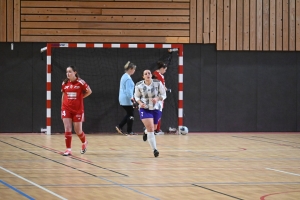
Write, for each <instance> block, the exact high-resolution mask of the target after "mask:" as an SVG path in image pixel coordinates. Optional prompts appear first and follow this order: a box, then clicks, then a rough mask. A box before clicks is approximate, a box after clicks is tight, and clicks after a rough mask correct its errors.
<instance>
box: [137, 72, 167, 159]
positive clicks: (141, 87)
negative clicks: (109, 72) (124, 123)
mask: <svg viewBox="0 0 300 200" xmlns="http://www.w3.org/2000/svg"><path fill="white" fill-rule="evenodd" d="M143 79H144V80H143V81H140V82H138V83H137V84H136V85H135V93H134V96H135V100H136V102H137V103H138V104H139V114H140V119H141V120H142V122H143V124H144V126H145V127H146V129H145V131H144V135H143V140H144V141H146V140H147V138H148V142H149V144H150V146H151V148H152V150H153V154H154V156H155V157H157V156H158V155H159V152H158V150H157V148H156V140H155V135H154V130H155V129H156V127H157V123H158V121H159V119H160V117H161V113H162V101H163V100H164V99H165V98H166V90H165V87H164V85H163V84H162V83H161V82H160V81H159V80H156V79H152V74H151V72H150V70H144V72H143Z"/></svg>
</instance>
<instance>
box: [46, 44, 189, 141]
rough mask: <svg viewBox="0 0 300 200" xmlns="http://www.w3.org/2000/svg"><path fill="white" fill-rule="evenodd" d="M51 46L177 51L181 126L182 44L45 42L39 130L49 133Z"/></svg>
mask: <svg viewBox="0 0 300 200" xmlns="http://www.w3.org/2000/svg"><path fill="white" fill-rule="evenodd" d="M52 48H140V49H145V48H164V49H168V50H169V51H178V128H181V127H182V126H183V45H182V44H115V43H47V47H44V48H42V49H41V52H43V51H47V69H46V128H42V129H41V132H45V133H46V134H47V135H51V85H52V84H51V69H52V65H51V54H52Z"/></svg>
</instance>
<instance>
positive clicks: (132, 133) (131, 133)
mask: <svg viewBox="0 0 300 200" xmlns="http://www.w3.org/2000/svg"><path fill="white" fill-rule="evenodd" d="M127 134H128V135H138V134H137V133H134V132H130V133H127Z"/></svg>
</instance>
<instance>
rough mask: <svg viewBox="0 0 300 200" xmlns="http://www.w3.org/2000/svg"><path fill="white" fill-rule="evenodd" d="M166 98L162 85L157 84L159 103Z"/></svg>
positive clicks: (160, 83)
mask: <svg viewBox="0 0 300 200" xmlns="http://www.w3.org/2000/svg"><path fill="white" fill-rule="evenodd" d="M166 98H167V94H166V89H165V86H164V85H163V84H162V82H159V95H158V99H159V100H160V101H163V100H165V99H166Z"/></svg>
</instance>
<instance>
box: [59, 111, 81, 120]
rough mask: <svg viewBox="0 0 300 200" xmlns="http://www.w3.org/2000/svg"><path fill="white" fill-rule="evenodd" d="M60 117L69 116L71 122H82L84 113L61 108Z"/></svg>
mask: <svg viewBox="0 0 300 200" xmlns="http://www.w3.org/2000/svg"><path fill="white" fill-rule="evenodd" d="M61 118H62V119H63V118H71V119H72V121H73V122H84V113H72V112H70V111H68V110H62V111H61Z"/></svg>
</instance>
